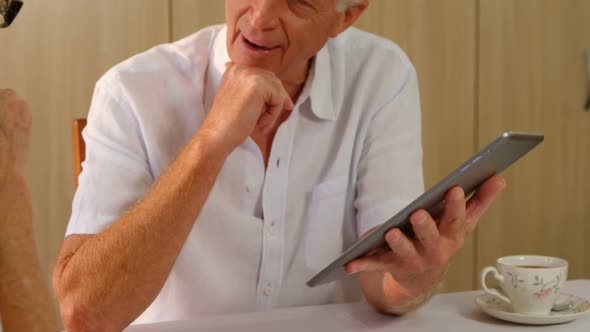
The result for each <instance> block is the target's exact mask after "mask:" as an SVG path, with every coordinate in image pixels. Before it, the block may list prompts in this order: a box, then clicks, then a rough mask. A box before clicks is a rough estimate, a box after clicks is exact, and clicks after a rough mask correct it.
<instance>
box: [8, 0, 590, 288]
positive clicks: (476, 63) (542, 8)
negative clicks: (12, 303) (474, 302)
mask: <svg viewBox="0 0 590 332" xmlns="http://www.w3.org/2000/svg"><path fill="white" fill-rule="evenodd" d="M223 20H224V19H223V1H221V0H214V1H211V0H167V1H162V0H126V1H116V0H102V1H92V0H80V1H66V0H52V1H42V0H29V1H26V3H25V7H24V9H23V12H22V15H21V16H19V18H18V19H17V20H16V22H15V24H14V26H13V27H11V28H10V29H8V30H5V31H1V32H0V45H2V46H1V47H2V50H1V55H0V57H1V58H0V60H1V64H2V65H1V66H0V87H12V88H14V89H16V90H17V91H19V93H20V94H21V95H22V96H24V97H25V98H26V99H27V100H28V101H29V102H30V104H31V106H32V107H33V113H34V115H33V116H34V131H33V141H32V149H31V154H30V162H29V168H28V179H29V181H30V184H31V187H32V191H33V198H34V202H33V204H34V216H35V227H36V230H37V239H38V243H39V252H40V256H41V261H42V264H43V268H44V271H45V272H46V273H48V272H49V271H50V269H51V266H52V264H53V262H54V259H55V256H56V254H57V250H58V248H59V246H60V244H61V241H62V240H63V234H64V231H65V227H66V224H67V220H68V218H69V213H70V209H71V199H72V196H73V192H74V181H73V167H72V152H71V136H70V120H71V119H72V118H75V117H84V116H85V115H86V113H87V110H88V107H89V103H90V98H91V94H92V89H93V84H94V82H95V81H96V80H97V79H98V78H99V77H100V75H101V74H102V73H104V72H105V71H106V70H107V69H108V68H110V67H111V66H112V65H114V64H116V63H118V62H120V61H122V60H123V59H125V58H127V57H129V56H131V55H133V54H135V53H137V52H140V51H143V50H145V49H147V48H149V47H151V46H154V45H156V44H159V43H163V42H167V41H170V40H175V39H178V38H181V37H183V36H186V35H188V34H190V33H192V32H194V31H196V30H197V29H199V28H201V27H203V26H206V25H209V24H213V23H218V22H223ZM358 26H359V27H361V28H363V29H366V30H369V31H372V32H374V33H377V34H380V35H383V36H385V37H387V38H390V39H393V40H395V41H396V42H397V43H399V44H400V45H401V46H402V47H403V48H404V49H405V50H406V51H407V52H408V54H409V55H410V57H411V58H412V60H413V61H414V63H415V65H416V67H417V69H418V73H419V76H420V81H421V93H422V103H423V114H424V116H423V117H424V152H425V165H424V168H425V177H426V182H427V185H432V184H433V183H435V181H436V180H438V179H440V178H441V177H442V176H444V175H445V174H446V173H447V172H449V171H450V170H452V169H453V168H454V166H456V165H457V164H458V163H460V162H461V161H462V160H463V159H465V158H466V157H468V156H469V155H470V154H471V153H473V152H475V151H476V150H477V148H478V147H481V146H483V145H484V144H486V143H487V142H488V141H489V140H490V139H492V138H493V137H494V136H496V135H497V134H498V133H500V132H501V131H503V130H505V129H513V130H530V131H540V132H543V133H545V134H546V142H545V143H543V145H542V146H541V148H539V149H538V150H536V151H535V152H534V153H532V154H531V155H530V156H527V157H526V158H525V159H524V160H523V161H522V162H520V163H518V164H517V165H515V166H514V167H513V168H512V169H511V170H510V171H508V172H507V173H506V175H507V178H508V180H509V186H508V188H507V190H506V192H505V193H503V194H502V197H501V198H500V200H499V202H498V203H497V204H496V205H495V206H494V207H493V208H492V209H491V211H490V212H489V213H488V214H487V215H486V216H485V217H484V218H483V221H482V223H483V224H482V225H481V227H480V228H479V229H478V231H477V232H476V234H475V235H474V236H472V237H470V238H469V239H468V241H467V242H466V245H465V248H464V250H463V251H462V252H461V253H460V254H459V255H458V256H457V258H456V259H455V260H454V262H453V264H452V269H451V272H450V275H449V278H448V279H447V282H446V284H445V287H444V288H443V290H444V291H450V290H464V289H472V288H475V287H478V282H477V275H478V271H479V269H481V267H483V266H484V265H489V264H492V263H493V261H494V259H495V258H496V257H498V256H500V255H505V254H517V253H540V254H548V255H558V256H562V257H564V258H566V259H568V260H569V261H570V262H571V263H572V264H571V267H570V278H590V248H589V245H587V244H585V239H589V238H590V226H588V224H589V222H590V204H588V203H587V202H588V199H589V198H590V195H589V194H588V190H589V188H590V176H589V175H588V173H587V172H590V153H589V152H588V151H590V113H588V112H584V111H583V104H584V98H585V93H586V88H587V84H588V83H587V82H586V79H585V67H584V62H583V53H584V49H585V48H590V1H587V0H559V1H557V0H445V1H440V0H372V5H371V8H370V9H369V11H368V12H367V13H366V14H365V15H364V17H362V18H361V20H360V22H359V23H358Z"/></svg>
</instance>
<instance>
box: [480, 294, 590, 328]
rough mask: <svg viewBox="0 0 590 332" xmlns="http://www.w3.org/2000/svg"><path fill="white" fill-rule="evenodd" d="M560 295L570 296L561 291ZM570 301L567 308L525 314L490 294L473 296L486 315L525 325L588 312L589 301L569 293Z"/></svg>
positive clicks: (555, 321) (557, 321)
mask: <svg viewBox="0 0 590 332" xmlns="http://www.w3.org/2000/svg"><path fill="white" fill-rule="evenodd" d="M562 295H565V296H570V295H569V294H563V293H562ZM571 301H573V306H572V307H571V308H570V309H568V310H564V311H551V312H550V313H548V314H546V315H533V314H531V315H527V314H518V313H515V312H513V311H512V306H511V305H509V304H508V303H506V302H504V301H502V300H500V299H498V298H496V297H494V296H492V295H490V294H483V295H479V296H478V297H476V298H475V303H476V304H477V305H478V306H479V307H480V308H481V309H482V310H483V311H484V312H485V313H487V314H488V315H490V316H492V317H495V318H498V319H501V320H505V321H509V322H513V323H520V324H527V325H550V324H560V323H566V322H569V321H572V320H574V319H577V318H579V317H581V316H583V315H585V314H587V313H590V302H588V301H586V300H585V299H583V298H581V297H578V296H574V295H571Z"/></svg>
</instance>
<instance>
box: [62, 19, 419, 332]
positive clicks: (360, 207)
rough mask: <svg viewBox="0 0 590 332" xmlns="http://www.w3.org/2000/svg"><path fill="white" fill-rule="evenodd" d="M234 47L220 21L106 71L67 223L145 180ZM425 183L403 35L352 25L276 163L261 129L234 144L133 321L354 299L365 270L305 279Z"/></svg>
mask: <svg viewBox="0 0 590 332" xmlns="http://www.w3.org/2000/svg"><path fill="white" fill-rule="evenodd" d="M227 61H229V56H228V53H227V49H226V28H225V26H223V25H222V26H214V27H210V28H207V29H204V30H201V31H199V32H197V33H195V34H193V35H191V36H189V37H187V38H185V39H183V40H180V41H178V42H175V43H172V44H166V45H161V46H157V47H155V48H153V49H151V50H149V51H147V52H145V53H142V54H139V55H137V56H134V57H132V58H131V59H129V60H127V61H125V62H123V63H122V64H120V65H117V66H115V67H114V68H113V69H111V70H110V71H109V72H107V73H106V74H105V75H104V76H103V77H102V78H101V79H100V80H99V81H98V82H97V84H96V89H95V92H94V97H93V100H92V105H91V107H90V112H89V114H88V126H87V127H86V129H85V130H84V139H85V141H86V160H85V161H84V163H83V172H82V174H81V176H80V179H79V187H78V190H77V192H76V195H75V198H74V202H73V211H72V216H71V219H70V223H69V225H68V229H67V234H68V235H69V234H95V233H98V232H100V231H102V230H103V229H105V228H106V227H107V226H108V225H109V224H111V223H113V222H115V221H116V220H117V219H118V218H119V216H121V214H122V213H123V212H124V211H126V210H127V209H129V208H130V207H131V206H132V205H133V204H134V203H135V202H137V201H138V200H139V199H141V198H142V197H143V196H144V195H145V194H146V192H147V191H148V190H149V189H150V187H151V185H152V184H153V183H154V181H155V180H156V179H157V178H158V177H159V176H160V174H162V173H163V172H164V171H165V169H166V168H167V167H168V166H169V165H170V163H171V162H172V161H173V160H174V158H175V156H176V154H177V152H178V151H179V149H180V148H181V147H183V146H184V145H185V144H186V143H188V141H189V140H190V138H191V137H192V136H193V134H194V133H195V132H196V131H197V130H198V129H199V126H200V124H201V123H202V122H203V119H204V118H205V116H206V115H207V112H208V110H209V109H210V107H211V104H212V101H213V98H214V96H215V92H216V90H217V87H218V86H219V83H220V81H221V77H222V75H223V72H224V70H225V63H226V62H227ZM422 191H423V178H422V149H421V124H420V103H419V94H418V84H417V77H416V72H415V70H414V68H413V66H412V64H411V63H410V61H409V60H408V58H407V56H406V55H405V54H404V53H403V52H402V50H401V49H400V48H399V47H397V46H396V45H394V44H393V43H391V42H390V41H388V40H385V39H382V38H379V37H377V36H374V35H371V34H368V33H365V32H362V31H360V30H357V29H353V28H351V29H349V30H348V31H346V32H344V33H343V34H341V35H340V36H338V37H337V38H335V39H331V40H329V41H328V43H327V44H326V45H325V46H324V47H323V48H322V49H321V51H320V52H319V53H318V54H317V55H316V57H315V58H314V62H313V65H312V66H311V69H310V73H309V76H308V79H307V81H306V84H305V87H304V89H303V92H302V94H301V96H300V98H299V99H298V100H297V102H296V106H295V109H294V111H293V112H292V113H291V115H290V116H289V118H288V119H287V120H286V121H285V122H284V123H283V124H282V125H281V126H280V128H279V129H278V131H277V133H276V136H275V138H274V141H273V144H272V149H271V152H270V159H269V163H268V167H267V168H266V169H265V165H264V160H263V157H262V154H261V152H260V150H259V148H258V146H257V145H256V144H255V142H254V141H253V140H252V139H247V140H246V141H245V142H243V144H241V145H240V146H239V147H237V148H236V149H235V150H234V151H233V152H232V153H231V154H230V155H229V157H228V158H227V160H226V161H225V164H224V166H223V168H222V170H221V172H220V174H219V176H218V177H217V180H216V182H215V185H214V187H213V189H212V191H211V193H210V195H209V198H208V200H207V202H206V204H205V205H204V207H203V209H202V211H201V213H200V215H199V217H198V219H197V220H195V224H194V226H193V229H192V231H191V232H190V234H189V236H188V238H187V240H186V242H185V244H184V247H183V248H182V250H181V252H180V255H179V256H178V259H177V261H176V263H175V265H174V267H173V269H172V271H171V273H170V275H169V276H168V279H167V281H166V283H165V285H164V287H163V288H162V290H161V292H160V294H159V295H158V296H157V298H156V299H155V300H154V302H153V303H152V304H151V305H150V307H149V308H148V309H147V310H146V311H145V312H144V313H143V314H142V315H141V316H140V317H139V318H138V319H137V320H136V321H135V323H149V322H156V321H165V320H183V319H190V318H194V317H198V316H203V315H212V314H223V313H235V312H247V311H263V310H271V309H273V308H279V307H289V306H301V305H316V304H324V303H337V302H344V301H358V300H360V299H361V293H360V288H359V286H358V282H357V281H356V279H353V278H349V280H346V281H341V282H334V283H330V284H326V285H322V286H319V287H316V288H308V287H307V286H306V284H305V283H306V281H307V280H308V279H310V278H311V277H312V276H313V275H314V274H315V273H317V272H318V271H319V270H321V269H322V268H323V267H325V265H327V264H328V263H330V262H331V261H332V260H334V259H335V258H337V257H338V256H339V254H341V253H342V252H343V251H344V249H346V248H347V247H348V246H350V245H351V244H352V243H354V242H355V241H356V240H357V239H358V237H359V236H360V235H362V234H363V233H365V232H367V231H368V230H370V229H371V228H373V227H375V226H377V225H379V224H382V223H383V222H384V221H386V220H387V219H388V218H389V217H391V216H392V215H394V214H395V213H396V212H398V211H399V210H401V209H402V208H403V207H404V206H405V205H406V204H408V203H409V202H411V201H412V200H413V199H414V198H416V197H417V196H418V195H419V194H421V193H422ZM162 222H166V220H162ZM116 254H117V253H113V255H116ZM105 273H108V272H106V271H105Z"/></svg>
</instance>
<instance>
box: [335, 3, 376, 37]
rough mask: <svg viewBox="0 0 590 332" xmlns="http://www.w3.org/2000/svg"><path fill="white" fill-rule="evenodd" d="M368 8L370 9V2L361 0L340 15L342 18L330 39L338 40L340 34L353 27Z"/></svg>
mask: <svg viewBox="0 0 590 332" xmlns="http://www.w3.org/2000/svg"><path fill="white" fill-rule="evenodd" d="M367 7H369V0H361V1H359V3H357V4H354V5H352V6H350V7H348V8H347V9H346V10H345V11H344V12H342V13H339V14H340V17H339V21H338V24H337V25H336V26H335V27H334V29H333V30H332V32H331V33H330V37H332V38H336V37H337V36H338V35H339V34H341V33H342V32H344V31H345V30H346V29H348V28H349V27H350V26H351V25H353V24H354V22H356V20H357V19H358V18H359V17H360V16H361V14H362V13H363V12H364V11H365V9H367Z"/></svg>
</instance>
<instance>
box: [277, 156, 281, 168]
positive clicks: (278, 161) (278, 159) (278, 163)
mask: <svg viewBox="0 0 590 332" xmlns="http://www.w3.org/2000/svg"><path fill="white" fill-rule="evenodd" d="M279 166H281V158H277V168H279Z"/></svg>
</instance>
